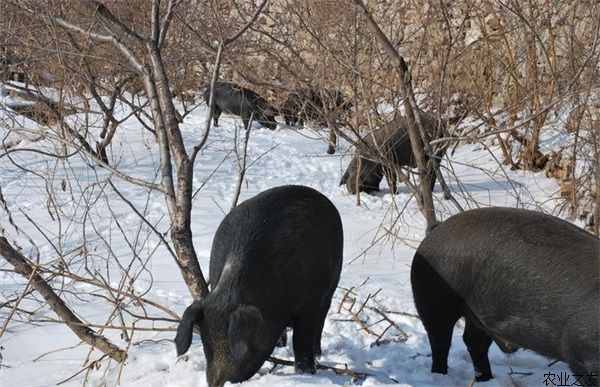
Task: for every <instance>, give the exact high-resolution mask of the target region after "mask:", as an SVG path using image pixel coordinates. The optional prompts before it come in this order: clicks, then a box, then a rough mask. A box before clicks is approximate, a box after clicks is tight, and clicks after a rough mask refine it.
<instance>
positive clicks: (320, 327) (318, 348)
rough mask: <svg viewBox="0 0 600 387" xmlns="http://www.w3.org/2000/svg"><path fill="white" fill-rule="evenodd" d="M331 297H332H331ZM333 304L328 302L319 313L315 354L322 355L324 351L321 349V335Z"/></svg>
mask: <svg viewBox="0 0 600 387" xmlns="http://www.w3.org/2000/svg"><path fill="white" fill-rule="evenodd" d="M329 299H331V297H329ZM330 305H331V303H330V302H328V303H327V304H326V305H325V306H323V307H322V308H321V311H320V313H319V317H318V321H317V333H316V336H315V354H316V355H317V356H321V354H322V353H323V352H322V351H321V335H322V334H323V326H324V325H325V319H326V318H327V312H329V306H330Z"/></svg>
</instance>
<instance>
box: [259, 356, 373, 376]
mask: <svg viewBox="0 0 600 387" xmlns="http://www.w3.org/2000/svg"><path fill="white" fill-rule="evenodd" d="M268 361H270V362H271V363H273V365H285V366H293V365H294V362H293V361H291V360H284V359H279V358H276V357H273V356H269V359H268ZM317 369H319V370H331V371H333V372H335V374H336V375H338V376H350V377H351V378H352V381H353V382H356V381H358V380H363V379H365V378H366V377H367V376H370V375H371V374H368V373H366V372H358V371H353V370H351V369H349V368H348V365H347V364H344V368H337V367H333V366H328V365H325V364H320V363H317Z"/></svg>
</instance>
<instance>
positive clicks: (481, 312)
mask: <svg viewBox="0 0 600 387" xmlns="http://www.w3.org/2000/svg"><path fill="white" fill-rule="evenodd" d="M599 268H600V239H598V238H596V237H595V236H593V235H591V234H588V233H587V232H585V231H584V230H582V229H580V228H578V227H576V226H574V225H572V224H570V223H568V222H566V221H563V220H561V219H558V218H555V217H553V216H550V215H545V214H542V213H538V212H534V211H527V210H521V209H511V208H484V209H476V210H470V211H466V212H462V213H460V214H458V215H455V216H452V217H450V218H449V219H448V220H446V221H445V222H442V223H440V224H439V225H437V226H436V227H434V228H433V230H432V231H430V232H429V234H428V235H427V236H426V237H425V239H424V240H423V242H421V245H420V246H419V248H418V249H417V252H416V254H415V256H414V260H413V263H412V268H411V284H412V289H413V296H414V301H415V305H416V307H417V311H418V312H419V316H420V317H421V320H422V321H423V325H424V326H425V330H426V331H427V336H428V337H429V344H430V345H431V352H432V360H433V364H432V366H431V371H432V372H435V373H442V374H445V373H446V372H447V370H448V364H447V358H448V351H449V348H450V341H451V339H452V330H453V328H454V324H455V323H456V321H457V320H458V319H459V318H460V317H462V316H464V317H465V320H466V323H465V331H464V334H463V340H464V342H465V344H466V346H467V349H468V350H469V353H470V355H471V359H472V361H473V366H474V368H475V379H476V380H477V381H485V380H489V379H490V378H492V377H493V376H492V371H491V368H490V363H489V360H488V349H489V346H490V345H491V343H492V341H496V343H498V344H499V346H500V348H501V349H502V350H506V349H514V348H515V347H522V348H528V349H531V350H533V351H535V352H537V353H539V354H541V355H543V356H548V357H551V358H555V359H558V360H561V361H564V362H566V363H568V364H569V366H570V367H571V370H572V371H573V372H574V373H576V374H580V375H582V374H590V373H591V372H594V373H596V375H598V372H599V371H600V366H599V363H598V356H599V355H598V354H599V351H600V348H599V345H600V344H599V343H600V337H599V333H598V331H599V321H600V307H599V305H600V303H599V300H600V294H599V286H600V281H599V275H598V271H599Z"/></svg>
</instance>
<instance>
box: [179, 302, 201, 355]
mask: <svg viewBox="0 0 600 387" xmlns="http://www.w3.org/2000/svg"><path fill="white" fill-rule="evenodd" d="M203 319H204V310H203V308H202V303H201V302H200V301H194V303H192V305H190V306H188V307H187V309H186V310H185V312H183V317H182V318H181V322H180V323H179V326H178V327H177V335H176V336H175V348H176V349H177V356H181V355H183V354H184V353H186V352H187V350H188V349H189V348H190V345H191V344H192V331H193V330H194V325H195V324H198V323H200V321H202V320H203Z"/></svg>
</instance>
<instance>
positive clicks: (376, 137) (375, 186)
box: [340, 113, 445, 194]
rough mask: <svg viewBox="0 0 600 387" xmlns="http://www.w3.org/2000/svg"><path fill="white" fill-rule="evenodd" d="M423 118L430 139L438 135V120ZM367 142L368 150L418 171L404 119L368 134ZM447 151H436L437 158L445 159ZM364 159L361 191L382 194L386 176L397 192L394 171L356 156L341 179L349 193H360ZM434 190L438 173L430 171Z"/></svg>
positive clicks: (393, 190) (391, 188)
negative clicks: (380, 187)
mask: <svg viewBox="0 0 600 387" xmlns="http://www.w3.org/2000/svg"><path fill="white" fill-rule="evenodd" d="M421 119H422V122H423V126H424V128H425V130H426V131H427V132H428V133H429V135H430V136H432V137H434V136H436V134H435V132H436V128H437V120H436V119H435V117H433V116H432V115H429V114H426V113H421ZM363 140H364V141H365V143H366V146H367V147H368V149H369V150H370V151H371V152H373V153H378V154H379V155H380V156H381V157H383V158H385V159H387V160H389V161H391V162H393V163H394V164H396V165H399V166H408V167H411V168H414V167H416V166H417V163H416V161H415V157H414V154H413V151H412V146H411V142H410V137H409V135H408V126H407V123H406V119H405V118H404V117H399V118H396V119H395V120H394V121H392V122H391V123H389V124H387V125H386V126H385V127H383V128H381V129H377V130H374V131H373V132H371V133H369V134H367V135H366V136H365V137H364V138H363ZM444 152H445V148H440V149H439V150H438V151H437V152H436V159H437V160H438V162H439V159H441V157H442V156H443V154H444ZM359 158H360V171H359V172H358V178H359V181H358V191H360V192H366V193H371V192H373V191H379V184H380V183H381V180H382V179H383V177H384V176H385V177H386V178H388V185H389V186H390V191H391V192H392V193H395V192H396V183H398V182H399V180H398V178H397V176H396V174H395V173H393V171H388V170H386V168H384V167H383V165H382V164H381V163H378V162H375V161H373V160H370V159H368V158H366V157H364V156H362V155H361V154H360V153H359V154H357V155H355V156H354V157H353V158H352V160H351V161H350V164H349V165H348V168H347V169H346V172H345V173H344V175H343V176H342V178H341V180H340V185H343V184H345V185H346V189H347V190H348V192H349V193H351V194H355V193H356V188H357V184H356V177H357V176H356V175H357V169H358V160H359ZM426 178H427V180H428V181H429V182H430V185H431V189H432V190H433V186H434V185H435V180H436V178H435V171H433V170H430V172H429V173H428V175H427V177H426Z"/></svg>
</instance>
